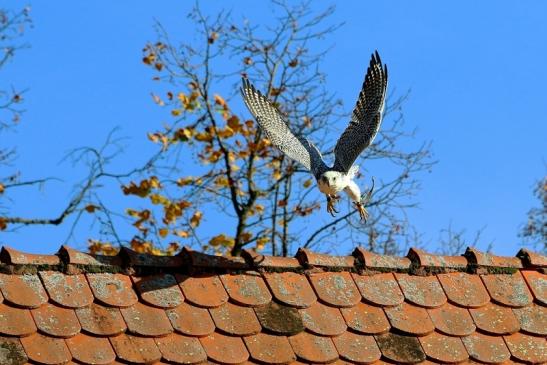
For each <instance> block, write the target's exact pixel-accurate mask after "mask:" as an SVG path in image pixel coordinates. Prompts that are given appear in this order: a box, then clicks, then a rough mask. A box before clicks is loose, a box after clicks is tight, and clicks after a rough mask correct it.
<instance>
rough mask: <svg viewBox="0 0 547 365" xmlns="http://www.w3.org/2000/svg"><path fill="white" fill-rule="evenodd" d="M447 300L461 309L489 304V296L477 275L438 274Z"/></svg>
mask: <svg viewBox="0 0 547 365" xmlns="http://www.w3.org/2000/svg"><path fill="white" fill-rule="evenodd" d="M437 278H438V279H439V282H440V283H441V285H442V287H443V289H444V292H445V294H446V296H447V297H448V300H450V301H451V302H452V303H454V304H457V305H459V306H462V307H469V308H478V307H482V306H483V305H486V304H487V303H488V302H490V295H488V291H487V290H486V288H485V287H484V284H483V282H482V281H481V278H480V277H479V276H478V275H473V274H468V273H464V272H453V273H447V274H438V275H437Z"/></svg>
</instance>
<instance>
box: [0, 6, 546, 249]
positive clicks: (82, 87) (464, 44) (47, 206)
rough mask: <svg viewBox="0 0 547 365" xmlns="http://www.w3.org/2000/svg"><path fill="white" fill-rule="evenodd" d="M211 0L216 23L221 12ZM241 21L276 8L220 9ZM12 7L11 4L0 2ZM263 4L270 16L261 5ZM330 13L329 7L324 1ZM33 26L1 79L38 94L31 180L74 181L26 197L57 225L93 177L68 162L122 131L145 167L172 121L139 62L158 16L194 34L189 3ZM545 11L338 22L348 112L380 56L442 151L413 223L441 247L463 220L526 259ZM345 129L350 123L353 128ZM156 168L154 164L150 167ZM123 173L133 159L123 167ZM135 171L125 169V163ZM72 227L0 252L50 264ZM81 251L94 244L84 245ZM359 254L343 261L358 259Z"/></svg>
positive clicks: (32, 212)
mask: <svg viewBox="0 0 547 365" xmlns="http://www.w3.org/2000/svg"><path fill="white" fill-rule="evenodd" d="M210 3H211V2H206V1H203V2H202V8H203V10H204V12H205V13H212V12H215V11H216V10H217V9H218V8H217V6H220V5H215V6H214V7H212V6H211V5H210ZM222 3H223V4H224V6H225V7H226V8H227V9H231V10H232V13H233V16H234V17H235V18H236V19H241V18H242V17H243V16H246V17H248V18H250V19H252V21H253V22H254V23H258V24H259V23H261V22H266V21H267V20H268V18H269V17H270V5H269V3H268V2H266V1H237V2H236V1H234V2H231V3H230V2H222ZM1 4H2V6H3V7H6V6H9V7H11V6H13V2H5V1H2V2H1ZM257 4H263V5H257ZM314 4H316V5H314V6H320V7H324V6H326V5H328V4H329V2H326V1H317V2H314ZM30 5H31V7H32V13H31V14H32V18H33V21H34V28H33V29H31V30H29V31H28V32H27V35H26V40H27V41H28V43H29V44H30V45H31V48H30V49H28V50H25V51H24V52H21V53H20V54H19V55H17V57H16V58H15V61H14V62H13V63H12V64H10V65H8V66H7V67H6V69H4V70H3V71H2V73H1V74H0V82H1V85H11V84H13V85H15V86H18V87H28V88H29V91H28V92H27V94H26V95H25V99H26V101H25V107H26V109H27V113H26V114H25V115H24V116H23V122H22V124H21V126H20V128H19V129H18V131H17V133H16V134H3V135H2V136H1V138H2V144H4V141H9V143H10V144H13V145H17V147H18V151H19V156H20V157H19V159H18V160H17V166H18V167H19V168H20V169H21V170H22V172H23V176H22V177H23V179H33V178H39V177H43V176H55V177H60V178H62V179H63V181H62V182H54V183H52V185H51V186H48V187H46V189H44V190H43V191H38V192H34V191H32V192H31V191H28V190H26V191H25V192H24V193H21V194H16V195H14V199H15V201H16V203H17V204H16V208H15V212H16V213H18V214H21V215H27V216H49V215H51V213H52V212H55V213H56V212H58V211H60V210H61V209H62V208H63V205H64V204H65V203H66V201H67V200H68V198H69V197H70V192H71V189H72V187H73V186H74V184H75V183H76V182H77V181H79V180H80V179H81V178H82V177H83V174H84V170H82V169H78V168H72V167H71V166H70V165H69V164H67V163H60V159H61V158H62V157H63V156H64V154H65V153H66V152H67V151H68V150H70V149H72V148H74V147H78V146H82V145H95V146H97V145H99V144H100V143H101V142H102V141H103V140H104V139H105V137H106V135H107V134H108V132H109V131H110V130H112V128H114V127H116V126H119V127H120V128H121V133H120V134H121V135H124V136H127V137H129V139H128V140H127V142H126V143H127V145H128V148H127V152H126V153H127V154H128V155H131V156H133V157H132V159H134V160H137V159H138V158H139V157H141V156H144V155H143V151H145V152H146V151H151V149H150V148H152V146H151V145H150V143H148V142H147V141H146V139H145V135H146V132H147V131H150V130H152V129H155V128H156V127H157V126H158V125H160V123H161V122H162V121H163V120H164V119H165V111H163V110H160V109H159V108H158V107H157V106H155V105H154V104H153V103H152V100H151V98H150V92H151V91H153V90H154V89H155V88H156V87H157V86H156V85H155V84H154V83H153V82H152V81H151V72H150V70H149V69H147V68H146V67H144V66H143V65H142V63H141V57H142V54H141V49H142V47H143V46H144V44H145V43H146V42H147V41H153V40H155V34H154V30H153V23H154V19H157V20H159V21H160V22H162V23H164V24H165V25H166V26H167V28H168V29H169V30H170V31H171V32H172V33H173V35H174V36H176V37H177V38H178V39H181V38H183V37H191V36H192V28H191V27H190V23H189V21H188V20H187V19H186V14H187V13H188V11H189V9H190V7H191V5H192V2H190V1H186V2H181V1H160V2H148V1H129V0H124V1H105V0H102V1H91V2H74V1H60V0H59V1H48V2H38V1H35V2H30ZM545 14H547V3H546V2H542V1H526V2H524V1H523V2H514V1H496V2H477V1H458V2H451V3H450V4H447V2H439V1H419V2H410V1H402V0H401V1H345V2H339V3H338V5H337V11H336V13H335V15H334V18H333V19H332V21H333V22H341V21H343V22H345V25H344V26H343V27H342V28H341V29H339V30H338V31H337V32H336V33H335V34H334V35H333V36H332V37H331V38H330V39H329V41H330V42H331V43H332V44H333V46H334V48H333V50H332V51H331V53H330V54H329V55H328V56H327V58H326V59H325V63H324V65H323V68H324V70H325V71H326V73H327V75H328V80H327V82H328V85H329V87H330V89H331V90H332V91H334V92H336V93H337V95H338V97H340V98H341V99H343V100H344V102H345V105H346V108H350V107H351V106H352V105H353V103H354V99H355V97H356V94H357V91H358V90H359V87H360V84H361V82H362V75H363V72H364V70H365V67H366V65H367V63H368V58H369V55H370V53H371V52H372V51H373V50H374V49H378V50H379V51H380V53H381V55H382V59H383V60H384V61H385V62H386V63H388V65H389V69H390V77H391V80H390V82H391V83H390V88H395V89H397V90H398V91H400V92H403V91H405V90H407V89H411V90H412V92H411V97H410V99H409V100H408V102H407V103H406V104H405V106H404V109H405V115H406V119H407V123H408V125H409V126H416V127H418V129H419V133H418V138H419V139H422V140H431V141H433V151H434V153H435V158H436V159H437V160H438V161H439V163H438V164H437V165H436V166H435V167H434V169H433V172H432V173H430V174H426V175H423V189H422V191H421V192H420V194H419V196H418V201H420V202H421V206H420V208H419V209H417V210H415V211H412V212H411V214H410V218H411V220H412V221H413V222H414V223H415V225H416V226H417V228H418V230H419V231H421V232H423V233H424V234H425V237H424V238H425V239H426V241H428V242H429V243H430V244H431V247H433V246H434V245H435V242H436V240H437V238H438V232H439V230H440V229H442V228H445V227H447V225H448V224H449V223H450V222H451V223H452V225H453V227H454V228H458V229H459V228H465V229H466V230H467V232H468V236H469V237H470V236H472V234H473V232H474V231H476V230H478V229H480V228H482V227H486V228H485V230H484V232H483V236H482V237H483V238H482V242H483V243H482V245H483V246H482V247H481V245H479V248H484V245H486V243H487V242H490V241H493V242H494V252H495V253H497V254H502V255H514V254H515V253H516V251H517V250H518V248H519V247H520V242H521V241H520V239H519V238H518V237H517V233H518V230H519V226H520V225H521V224H522V223H524V222H525V219H526V212H527V210H528V209H529V208H530V207H531V206H532V205H534V204H536V201H535V200H534V198H533V196H532V188H533V185H534V182H535V181H536V180H537V179H539V178H540V177H541V176H542V175H544V174H545V172H546V167H545V164H546V162H545V161H546V151H547V122H546V116H547V100H546V92H545V85H547V71H546V68H545V65H547V42H546V41H545V36H546V35H547V22H545ZM344 123H345V122H344ZM143 158H144V157H143ZM122 162H123V161H122ZM121 165H123V163H122V164H121ZM69 225H70V223H69V224H65V225H63V226H62V227H35V228H30V229H23V230H21V231H19V232H16V233H0V243H1V244H8V245H10V246H12V247H15V248H18V249H22V250H27V251H32V252H43V253H51V252H54V251H56V250H57V248H58V247H59V245H60V242H62V240H63V239H64V238H65V236H66V233H67V231H68V229H69ZM80 238H81V242H75V243H73V245H74V246H75V247H78V248H84V247H85V237H83V236H81V237H80ZM349 250H350V248H349V247H348V248H347V249H343V250H341V251H342V252H346V251H349Z"/></svg>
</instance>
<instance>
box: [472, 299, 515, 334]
mask: <svg viewBox="0 0 547 365" xmlns="http://www.w3.org/2000/svg"><path fill="white" fill-rule="evenodd" d="M469 312H470V313H471V317H473V321H474V322H475V324H476V325H477V328H479V329H481V330H483V331H485V332H488V333H491V334H495V335H508V334H511V333H515V332H518V330H519V329H520V325H519V322H518V321H517V318H516V317H515V315H514V314H513V311H512V310H511V308H507V307H502V306H500V305H497V304H494V303H489V304H487V305H485V306H484V307H481V308H471V309H469Z"/></svg>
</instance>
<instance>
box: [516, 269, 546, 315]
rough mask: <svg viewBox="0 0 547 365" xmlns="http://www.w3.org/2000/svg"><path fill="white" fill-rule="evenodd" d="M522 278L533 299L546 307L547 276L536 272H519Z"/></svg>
mask: <svg viewBox="0 0 547 365" xmlns="http://www.w3.org/2000/svg"><path fill="white" fill-rule="evenodd" d="M521 273H522V276H524V279H525V280H526V282H527V283H528V286H529V287H530V290H531V291H532V293H534V297H535V298H536V299H537V300H538V301H539V302H540V303H541V304H543V305H544V306H547V274H543V273H540V272H538V271H529V270H523V271H521Z"/></svg>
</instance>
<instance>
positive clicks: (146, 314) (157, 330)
mask: <svg viewBox="0 0 547 365" xmlns="http://www.w3.org/2000/svg"><path fill="white" fill-rule="evenodd" d="M120 311H121V312H122V316H123V318H124V320H125V323H127V329H128V331H129V332H131V333H133V334H136V335H139V336H146V337H157V336H165V335H167V334H169V333H171V332H173V327H171V323H170V322H169V318H167V315H166V314H165V311H164V310H162V309H159V308H154V307H151V306H148V305H146V304H143V303H136V304H135V305H132V306H131V307H128V308H122V309H120Z"/></svg>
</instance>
